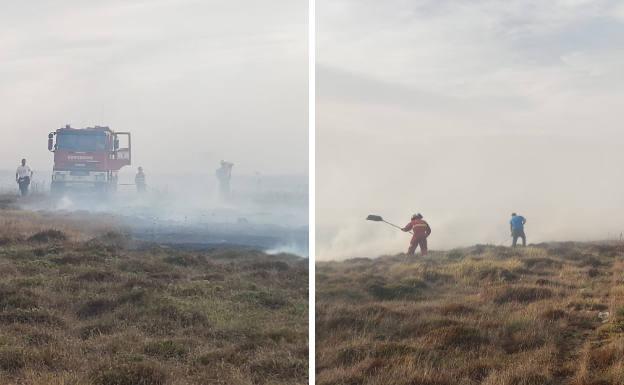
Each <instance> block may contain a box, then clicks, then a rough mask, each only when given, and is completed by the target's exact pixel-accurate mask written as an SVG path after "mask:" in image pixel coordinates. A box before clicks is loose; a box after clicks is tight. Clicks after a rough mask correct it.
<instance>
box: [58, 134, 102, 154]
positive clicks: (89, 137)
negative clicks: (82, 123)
mask: <svg viewBox="0 0 624 385" xmlns="http://www.w3.org/2000/svg"><path fill="white" fill-rule="evenodd" d="M106 139H107V138H106V135H105V134H101V133H88V134H87V133H81V134H78V133H61V134H59V135H57V138H56V144H57V148H58V149H59V150H69V151H85V152H90V151H104V150H106Z"/></svg>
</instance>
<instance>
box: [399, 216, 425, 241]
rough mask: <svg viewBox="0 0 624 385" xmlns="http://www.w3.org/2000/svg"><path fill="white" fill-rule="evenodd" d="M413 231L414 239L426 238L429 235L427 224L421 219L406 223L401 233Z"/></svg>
mask: <svg viewBox="0 0 624 385" xmlns="http://www.w3.org/2000/svg"><path fill="white" fill-rule="evenodd" d="M410 230H412V231H414V238H426V237H428V236H429V234H431V227H429V224H428V223H427V222H425V221H424V220H422V219H418V218H416V219H412V220H411V221H410V223H408V224H407V225H406V226H405V227H404V228H403V231H410Z"/></svg>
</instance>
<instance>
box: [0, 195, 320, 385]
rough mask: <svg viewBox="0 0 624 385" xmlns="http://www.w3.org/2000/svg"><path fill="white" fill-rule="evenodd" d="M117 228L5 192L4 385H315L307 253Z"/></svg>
mask: <svg viewBox="0 0 624 385" xmlns="http://www.w3.org/2000/svg"><path fill="white" fill-rule="evenodd" d="M2 202H4V203H2ZM111 226H114V224H112V223H108V222H106V221H104V222H103V223H98V222H97V221H94V219H93V218H90V219H88V220H85V219H84V218H75V217H66V216H61V217H57V216H54V215H52V214H47V215H42V214H37V213H27V212H21V211H19V210H13V209H12V205H11V204H10V202H9V201H7V200H4V201H3V200H2V199H0V384H2V385H8V384H15V385H17V384H20V385H165V384H167V385H169V384H170V385H190V384H196V385H204V384H224V385H225V384H227V385H230V384H232V385H237V384H241V385H243V384H245V385H252V384H284V385H286V384H305V383H307V365H308V353H307V352H308V350H307V349H308V348H307V346H308V343H307V319H308V306H307V285H308V269H307V261H306V260H303V259H301V258H299V257H295V256H291V255H277V256H270V255H266V254H263V253H261V252H254V251H249V250H237V249H222V250H212V251H203V252H194V251H184V250H177V249H172V248H169V247H164V246H159V245H156V244H151V245H147V244H135V243H134V242H133V241H132V240H131V239H129V238H128V237H127V236H126V235H124V234H123V233H119V232H114V231H110V227H111Z"/></svg>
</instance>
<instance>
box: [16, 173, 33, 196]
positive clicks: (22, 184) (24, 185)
mask: <svg viewBox="0 0 624 385" xmlns="http://www.w3.org/2000/svg"><path fill="white" fill-rule="evenodd" d="M17 184H18V185H19V189H20V192H21V193H22V196H23V197H24V196H26V195H27V194H28V186H29V185H30V177H27V176H25V177H23V178H19V179H18V181H17Z"/></svg>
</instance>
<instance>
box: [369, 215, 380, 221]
mask: <svg viewBox="0 0 624 385" xmlns="http://www.w3.org/2000/svg"><path fill="white" fill-rule="evenodd" d="M366 220H367V221H373V222H383V218H382V217H381V216H379V215H369V216H367V217H366Z"/></svg>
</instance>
